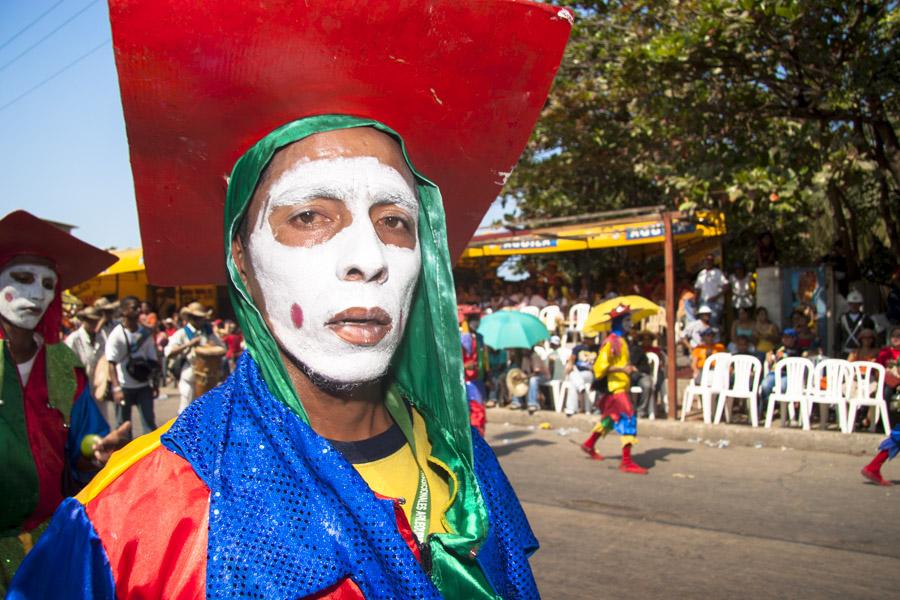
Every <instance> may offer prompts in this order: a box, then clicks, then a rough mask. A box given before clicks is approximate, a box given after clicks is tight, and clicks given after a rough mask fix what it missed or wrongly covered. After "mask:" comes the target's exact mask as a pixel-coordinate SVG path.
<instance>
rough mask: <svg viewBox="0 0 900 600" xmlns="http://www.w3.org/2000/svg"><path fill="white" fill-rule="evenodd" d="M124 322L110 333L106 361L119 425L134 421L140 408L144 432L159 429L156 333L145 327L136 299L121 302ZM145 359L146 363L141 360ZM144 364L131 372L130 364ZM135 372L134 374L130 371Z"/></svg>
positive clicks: (127, 298)
mask: <svg viewBox="0 0 900 600" xmlns="http://www.w3.org/2000/svg"><path fill="white" fill-rule="evenodd" d="M120 306H121V309H122V321H121V323H119V324H118V325H117V326H116V327H115V328H113V330H112V333H110V334H109V339H108V340H107V341H106V360H108V361H109V381H110V387H111V389H112V397H113V401H114V402H115V403H116V414H117V415H118V421H119V423H120V424H121V423H125V422H126V421H130V420H131V407H133V406H137V407H138V409H139V410H140V413H141V419H142V421H143V425H144V432H145V433H146V432H150V431H153V430H155V429H156V417H155V415H154V413H153V400H154V399H155V398H156V397H157V396H158V395H159V388H158V387H157V386H158V383H157V381H156V374H154V373H153V372H152V369H151V368H152V363H147V362H143V361H152V362H154V363H156V366H157V371H158V365H159V356H158V355H157V353H156V344H155V343H154V340H153V332H152V331H150V330H149V329H147V328H146V327H142V326H141V324H140V322H139V321H138V318H139V317H140V308H141V302H140V300H138V299H137V298H135V297H134V296H126V297H125V298H123V299H122V301H121V302H120ZM141 359H143V361H142V360H141ZM137 361H140V362H142V363H143V364H144V365H145V366H147V367H148V368H144V369H140V370H139V369H129V366H128V364H129V363H133V364H136V362H137ZM130 371H133V372H130Z"/></svg>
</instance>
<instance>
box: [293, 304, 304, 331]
mask: <svg viewBox="0 0 900 600" xmlns="http://www.w3.org/2000/svg"><path fill="white" fill-rule="evenodd" d="M291 321H293V323H294V327H296V328H297V329H300V328H301V327H303V309H302V308H300V305H299V304H292V305H291Z"/></svg>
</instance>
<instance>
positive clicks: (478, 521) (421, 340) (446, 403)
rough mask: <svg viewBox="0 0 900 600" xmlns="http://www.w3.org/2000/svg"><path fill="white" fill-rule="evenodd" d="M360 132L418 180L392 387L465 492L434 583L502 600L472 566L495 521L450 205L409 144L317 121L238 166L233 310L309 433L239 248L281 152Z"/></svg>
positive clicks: (305, 122)
mask: <svg viewBox="0 0 900 600" xmlns="http://www.w3.org/2000/svg"><path fill="white" fill-rule="evenodd" d="M353 127H372V128H375V129H377V130H379V131H381V132H384V133H385V134H387V135H389V136H391V137H393V138H394V139H395V140H397V142H398V143H399V144H400V146H401V148H402V150H403V155H404V157H405V158H406V163H407V165H408V166H409V168H410V170H411V171H412V173H413V174H414V176H415V179H416V188H417V193H418V197H419V204H420V208H419V225H418V235H419V247H420V251H421V256H422V270H421V273H420V276H419V282H418V285H417V288H416V292H415V296H414V298H413V301H412V306H411V308H410V317H409V320H408V323H407V326H406V331H405V333H404V338H403V341H402V343H401V345H400V347H399V349H398V351H397V352H396V354H395V355H394V357H393V361H392V364H391V373H390V379H391V382H392V384H393V385H395V386H397V388H398V389H399V390H400V392H401V394H402V395H403V396H404V397H406V398H407V399H408V400H409V401H410V403H412V404H413V405H414V406H415V407H416V409H417V410H418V411H419V412H420V413H421V414H422V415H423V417H424V418H425V422H426V424H427V427H428V435H429V438H430V440H431V442H432V446H433V448H432V452H433V456H434V457H435V458H437V459H439V460H441V461H442V462H444V463H445V464H446V465H447V466H448V467H449V468H450V470H451V471H452V472H453V473H454V474H455V475H456V478H457V483H458V485H457V489H456V490H451V493H455V499H454V501H453V504H452V506H451V507H450V509H449V510H448V511H447V513H446V515H445V518H446V520H447V522H448V523H449V525H450V528H451V530H452V531H453V533H450V534H444V535H440V536H432V537H430V538H429V547H430V549H431V552H432V572H431V575H432V580H433V581H434V582H435V584H436V585H438V587H439V589H442V590H457V591H459V592H464V593H463V595H462V596H461V597H468V598H494V597H496V596H495V594H494V593H493V591H492V590H491V588H490V585H489V584H488V583H487V581H486V580H485V578H484V576H483V574H482V573H481V570H480V569H479V568H478V566H477V564H476V563H475V560H474V558H472V557H473V556H474V555H475V553H476V551H477V548H478V546H479V545H480V544H481V542H482V541H483V540H484V538H485V536H486V533H487V527H488V521H487V511H486V509H485V506H484V501H483V499H482V496H481V492H480V490H479V488H478V484H477V482H476V479H475V472H474V469H473V466H472V438H471V431H470V427H469V411H468V403H467V401H466V396H465V390H464V388H463V383H462V382H463V378H462V373H463V368H462V357H461V353H460V350H459V330H458V328H457V321H456V293H455V290H454V286H453V275H452V272H451V263H450V253H449V250H448V247H447V229H446V223H445V216H444V207H443V202H442V199H441V194H440V190H439V189H438V187H437V186H436V185H435V184H434V183H432V182H431V181H429V180H428V179H427V178H425V177H424V176H422V175H421V174H420V173H418V172H417V171H416V169H415V167H414V166H413V165H412V163H411V162H410V160H409V156H408V154H407V151H406V147H405V145H404V143H403V140H402V139H401V138H400V136H399V135H398V134H397V133H396V132H395V131H393V130H392V129H390V128H389V127H387V126H385V125H383V124H381V123H379V122H377V121H374V120H370V119H361V118H357V117H351V116H345V115H322V116H316V117H308V118H304V119H300V120H298V121H294V122H292V123H288V124H287V125H284V126H282V127H280V128H278V129H276V130H275V131H273V132H271V133H270V134H268V135H267V136H266V137H264V138H263V139H262V140H260V141H259V142H257V143H256V145H254V146H253V147H252V148H250V150H248V151H247V152H246V153H245V154H244V155H243V156H242V157H241V158H240V159H239V160H238V161H237V163H236V164H235V166H234V169H233V171H232V174H231V179H230V180H229V185H228V193H227V196H226V201H225V261H226V265H227V269H228V275H229V280H230V281H229V293H230V296H231V302H232V306H233V307H234V310H235V313H236V316H237V320H238V322H239V323H240V325H241V327H242V328H243V330H244V332H245V340H246V345H247V350H248V351H249V352H250V355H251V356H252V357H253V359H254V360H255V361H256V363H257V364H258V365H259V368H260V370H261V371H262V374H263V377H264V378H265V380H266V383H267V384H268V386H269V389H270V390H271V392H272V393H273V394H274V395H275V397H276V398H278V399H279V400H280V401H281V402H283V403H284V404H285V405H287V406H288V407H289V408H290V409H291V410H292V411H293V412H294V413H296V414H297V415H298V416H299V417H300V418H301V419H303V420H304V421H306V422H307V423H308V422H309V419H308V417H307V415H306V411H305V410H304V408H303V403H302V399H301V398H299V397H298V396H297V393H296V391H295V390H294V387H293V385H292V384H291V381H290V379H289V377H288V374H287V371H286V369H285V367H284V364H283V363H282V360H281V354H280V352H279V349H278V345H277V342H276V341H275V339H274V338H273V336H272V334H271V332H270V331H269V329H268V327H267V326H266V324H265V321H264V320H263V317H262V315H261V314H260V312H259V309H258V308H257V307H256V305H255V304H254V302H253V300H252V298H251V296H250V293H249V292H248V290H247V289H246V287H245V286H244V284H243V281H242V280H241V277H240V274H239V271H238V269H237V266H236V265H235V263H234V261H233V260H232V257H231V243H232V240H233V239H234V237H235V236H236V234H237V231H238V228H239V226H240V223H241V220H242V218H243V216H244V213H245V212H246V210H247V207H248V206H249V204H250V200H251V198H252V196H253V193H254V192H255V190H256V187H257V184H258V182H259V178H260V176H261V175H262V173H263V171H264V170H265V168H266V166H267V165H268V164H269V162H270V161H271V160H272V157H273V156H274V155H275V153H276V152H277V151H278V150H279V149H280V148H282V147H284V146H287V145H288V144H291V143H293V142H296V141H298V140H301V139H303V138H306V137H308V136H310V135H313V134H316V133H322V132H326V131H334V130H339V129H349V128H353Z"/></svg>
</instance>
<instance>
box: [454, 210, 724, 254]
mask: <svg viewBox="0 0 900 600" xmlns="http://www.w3.org/2000/svg"><path fill="white" fill-rule="evenodd" d="M672 228H673V231H674V234H675V240H676V241H677V242H684V241H689V240H695V239H700V238H709V237H716V236H720V235H723V234H724V233H725V217H724V215H723V214H722V213H720V212H714V211H698V212H697V213H696V214H695V215H694V216H693V217H692V218H690V219H688V218H682V219H676V220H675V221H674V222H673V224H672ZM664 240H665V229H664V227H663V222H662V218H656V217H647V216H643V217H637V218H634V219H617V220H613V221H601V222H593V223H585V224H579V225H566V226H561V227H542V228H539V229H533V230H530V231H527V232H522V233H519V234H516V235H509V236H502V237H497V236H490V237H488V236H476V237H475V238H473V239H472V241H471V242H469V246H468V247H467V248H466V250H465V252H463V255H462V257H463V258H481V257H485V256H512V255H514V254H549V253H554V252H572V251H575V250H595V249H600V248H620V247H624V246H637V245H640V244H661V243H662V242H663V241H664Z"/></svg>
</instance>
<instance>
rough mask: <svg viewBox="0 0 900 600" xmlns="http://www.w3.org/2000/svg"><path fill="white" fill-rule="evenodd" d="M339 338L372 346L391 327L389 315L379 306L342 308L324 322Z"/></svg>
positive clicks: (351, 342) (355, 343) (356, 344)
mask: <svg viewBox="0 0 900 600" xmlns="http://www.w3.org/2000/svg"><path fill="white" fill-rule="evenodd" d="M325 327H327V328H329V329H330V330H331V331H333V332H334V333H335V335H337V336H338V337H339V338H341V339H342V340H344V341H345V342H347V343H348V344H353V345H354V346H374V345H376V344H377V343H378V342H380V341H381V340H382V339H384V336H386V335H387V334H388V332H390V330H391V329H392V328H393V323H392V320H391V316H390V315H389V314H387V313H386V312H385V311H384V310H382V309H381V308H377V307H376V308H361V307H353V308H348V309H346V310H342V311H341V312H339V313H337V314H336V315H334V316H333V317H331V318H330V319H329V320H328V321H327V322H326V323H325Z"/></svg>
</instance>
